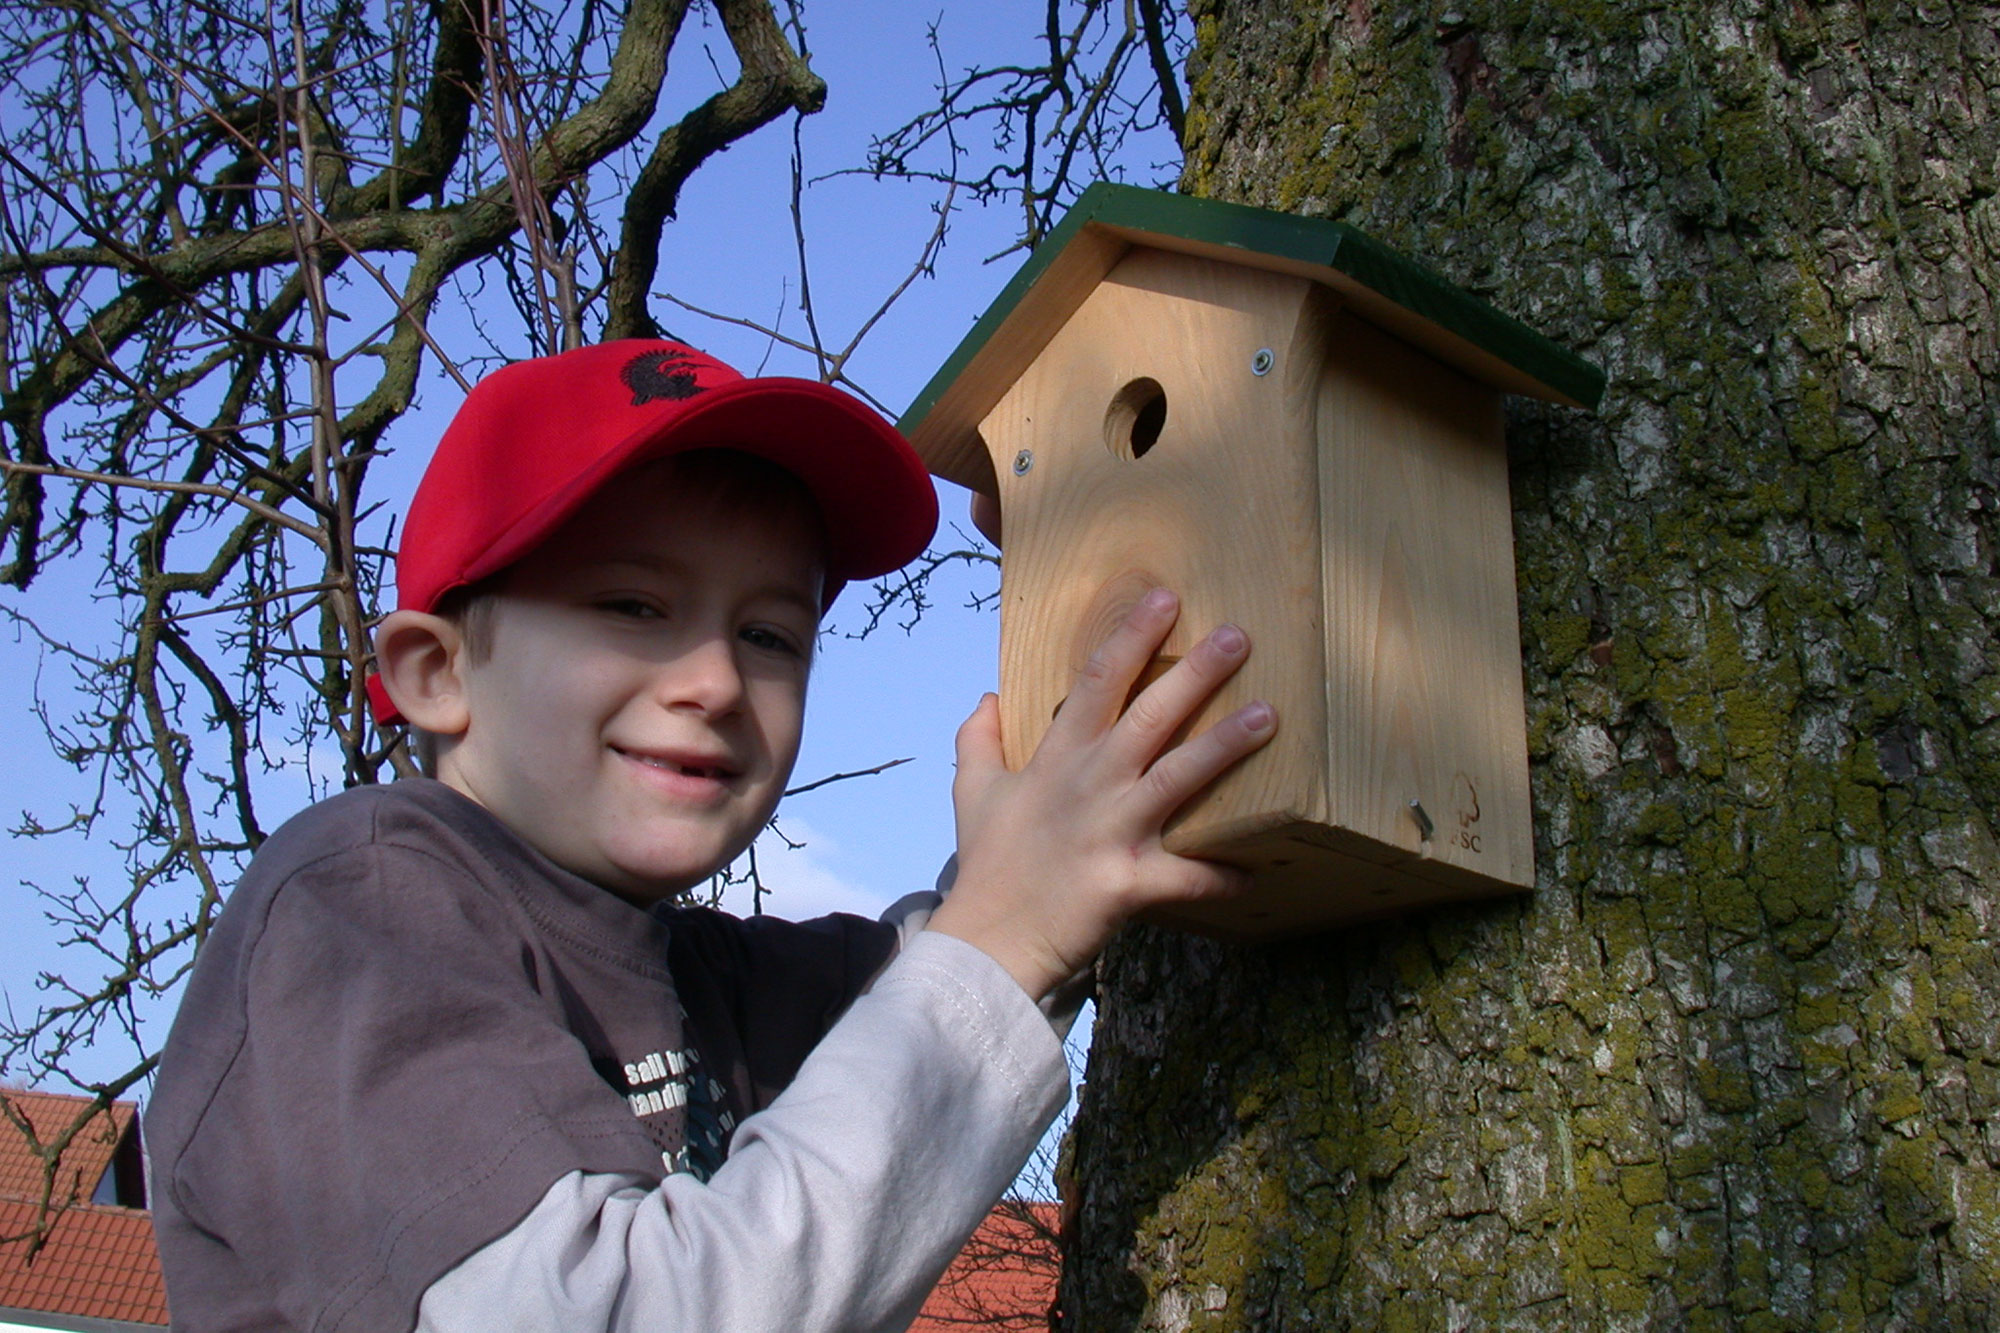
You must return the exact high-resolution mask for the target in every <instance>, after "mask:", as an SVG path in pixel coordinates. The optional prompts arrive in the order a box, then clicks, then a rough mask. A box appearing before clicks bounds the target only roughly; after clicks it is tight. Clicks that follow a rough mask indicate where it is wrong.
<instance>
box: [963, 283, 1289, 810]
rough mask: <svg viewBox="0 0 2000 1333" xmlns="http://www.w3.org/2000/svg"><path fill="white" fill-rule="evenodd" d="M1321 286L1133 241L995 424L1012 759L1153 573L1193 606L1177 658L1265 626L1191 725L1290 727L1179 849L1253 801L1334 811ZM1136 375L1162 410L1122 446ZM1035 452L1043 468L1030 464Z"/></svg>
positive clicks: (1195, 805)
mask: <svg viewBox="0 0 2000 1333" xmlns="http://www.w3.org/2000/svg"><path fill="white" fill-rule="evenodd" d="M1317 290H1318V289H1316V288H1314V287H1313V286H1312V285H1311V284H1310V283H1307V282H1304V281H1301V280H1299V279H1296V278H1290V277H1285V276H1280V275H1273V274H1268V273H1263V272H1260V271H1257V270H1252V269H1246V268H1243V267H1241V266H1237V265H1226V264H1217V263H1213V262H1210V261H1205V260H1188V259H1185V258H1180V257H1176V256H1170V255H1167V254H1164V253H1162V252H1160V251H1155V250H1149V249H1135V250H1133V251H1132V252H1130V253H1129V254H1128V255H1127V256H1126V257H1125V258H1124V259H1123V260H1121V261H1120V262H1119V264H1118V265H1117V267H1115V268H1114V269H1113V270H1112V271H1111V272H1110V273H1109V274H1108V275H1107V276H1106V278H1105V279H1104V281H1103V282H1102V283H1101V284H1100V285H1099V286H1098V287H1097V289H1096V290H1095V291H1093V292H1092V293H1091V294H1090V296H1089V297H1088V298H1087V299H1086V300H1085V301H1084V302H1083V303H1082V304H1081V305H1080V306H1079V307H1078V308H1077V310H1076V312H1075V314H1074V315H1072V316H1071V318H1070V320H1069V322H1068V323H1067V324H1066V325H1065V326H1064V327H1063V328H1062V329H1061V330H1060V331H1059V332H1058V333H1057V334H1056V335H1055V336H1054V337H1053V338H1052V339H1051V340H1050V342H1049V345H1048V347H1047V348H1046V349H1045V350H1044V352H1043V353H1042V355H1041V356H1040V357H1038V358H1036V360H1035V361H1034V362H1033V363H1032V364H1031V365H1030V366H1029V367H1028V369H1027V370H1026V372H1024V373H1023V374H1022V376H1021V378H1020V379H1019V380H1018V381H1016V383H1015V384H1014V385H1013V387H1012V388H1011V389H1010V390H1009V391H1008V392H1007V394H1006V395H1005V396H1004V397H1002V398H1001V400H1000V401H999V403H998V404H997V405H996V406H995V407H994V409H993V411H992V413H991V414H989V415H988V416H987V417H986V419H985V420H984V421H983V422H982V423H981V425H980V434H981V436H982V437H983V438H984V440H985V441H986V444H987V447H988V448H989V449H991V450H992V453H993V458H994V460H995V467H996V470H997V471H998V473H999V482H1000V493H1001V503H1002V507H1003V512H1004V514H1005V522H1006V525H1007V549H1006V556H1005V559H1004V562H1003V566H1002V568H1003V581H1002V587H1001V606H1002V623H1001V663H1000V687H1001V688H1000V695H1001V719H1002V728H1003V735H1004V739H1005V745H1006V751H1007V757H1008V762H1009V763H1010V764H1012V765H1014V766H1015V767H1019V766H1020V765H1021V764H1023V763H1025V762H1026V761H1027V758H1028V756H1029V755H1031V754H1032V753H1033V752H1034V748H1035V746H1036V744H1037V743H1038V742H1039V741H1040V740H1041V737H1042V733H1043V732H1044V731H1045V730H1046V728H1047V726H1048V723H1049V719H1050V717H1051V715H1052V714H1053V713H1054V710H1055V708H1056V706H1057V705H1058V704H1059V703H1060V702H1061V700H1062V699H1063V698H1064V697H1065V696H1066V695H1067V694H1068V693H1069V690H1070V685H1071V682H1072V679H1073V677H1074V673H1075V672H1076V671H1077V670H1078V669H1079V668H1080V667H1081V666H1082V664H1083V662H1084V661H1085V660H1086V659H1087V658H1088V656H1089V653H1090V652H1091V650H1093V649H1094V648H1095V647H1096V644H1097V643H1098V642H1101V639H1102V635H1103V634H1104V633H1105V632H1107V631H1108V629H1109V628H1110V627H1111V626H1114V625H1115V624H1117V622H1118V621H1119V620H1120V619H1121V618H1122V617H1123V615H1124V613H1125V612H1126V611H1127V610H1129V609H1130V607H1131V605H1132V604H1133V603H1134V602H1136V601H1137V600H1138V598H1139V597H1140V596H1142V595H1144V593H1145V591H1146V589H1147V588H1149V587H1151V586H1153V585H1154V584H1155V583H1162V584H1165V585H1166V586H1168V587H1171V588H1173V589H1174V590H1175V591H1176V592H1178V593H1180V595H1181V598H1182V612H1181V619H1180V623H1179V625H1177V626H1176V628H1175V629H1174V631H1173V634H1172V635H1171V637H1170V638H1169V639H1168V641H1167V643H1166V644H1165V645H1164V646H1163V648H1162V652H1163V653H1164V654H1166V655H1168V656H1172V657H1181V656H1184V655H1185V654H1186V653H1187V651H1188V650H1189V649H1190V648H1191V647H1193V645H1194V644H1195V643H1196V642H1197V641H1198V639H1199V637H1200V636H1201V635H1203V634H1205V633H1207V632H1208V631H1209V630H1211V629H1213V628H1214V627H1215V626H1216V625H1218V624H1220V623H1221V622H1223V621H1224V620H1230V621H1234V622H1235V623H1236V624H1239V625H1241V626H1242V627H1243V628H1244V630H1245V631H1246V632H1247V633H1248V634H1249V636H1250V640H1251V644H1252V651H1251V655H1250V660H1249V662H1248V663H1247V664H1246V665H1245V666H1244V668H1243V669H1242V670H1241V671H1240V672H1239V673H1238V674H1237V676H1236V678H1235V679H1233V680H1232V681H1231V682H1230V683H1229V684H1228V685H1226V686H1225V687H1224V688H1223V689H1222V690H1221V691H1220V692H1219V693H1218V695H1217V697H1216V698H1215V699H1214V700H1213V701H1211V703H1210V704H1209V706H1208V707H1207V708H1205V709H1204V710H1203V711H1202V712H1201V713H1200V714H1199V715H1198V716H1197V717H1196V719H1195V720H1194V723H1193V726H1192V728H1191V732H1198V731H1200V730H1201V729H1202V728H1204V727H1206V726H1207V725H1209V724H1210V723H1211V722H1212V721H1213V720H1214V719H1215V718H1217V717H1219V716H1222V715H1224V714H1226V713H1227V712H1228V711H1230V710H1232V709H1234V708H1236V707H1238V706H1240V705H1242V704H1244V703H1247V702H1249V701H1250V700H1252V699H1265V700H1268V701H1270V702H1271V703H1272V704H1273V705H1274V706H1275V707H1276V708H1277V710H1278V715H1279V719H1280V720H1279V727H1278V733H1277V735H1276V736H1275V737H1274V738H1273V740H1272V742H1271V744H1270V745H1269V746H1267V747H1266V748H1265V750H1264V751H1262V752H1261V753H1259V754H1258V755H1256V756H1254V757H1253V758H1252V759H1251V760H1250V761H1249V762H1247V763H1245V764H1243V765H1241V766H1240V767H1239V769H1238V770H1237V771H1235V772H1232V773H1230V774H1227V775H1225V776H1224V777H1223V778H1222V779H1221V780H1220V781H1218V782H1217V783H1216V784H1214V785H1213V786H1212V787H1210V788H1209V789H1208V790H1207V791H1206V792H1204V793H1202V794H1201V795H1200V796H1198V797H1197V798H1196V799H1195V800H1194V801H1192V802H1190V803H1189V804H1188V806H1186V807H1184V808H1183V810H1182V811H1181V814H1180V815H1179V817H1178V819H1177V820H1176V822H1175V824H1174V825H1173V827H1172V831H1171V838H1170V844H1171V845H1174V846H1176V847H1177V848H1185V849H1208V848H1210V847H1211V846H1212V840H1211V839H1209V838H1208V836H1207V831H1208V830H1212V829H1215V828H1218V827H1223V826H1227V825H1229V824H1231V823H1232V822H1234V821H1236V820H1239V819H1241V818H1243V817H1245V816H1246V815H1248V814H1262V813H1264V812H1267V811H1269V810H1272V809H1281V810H1289V811H1296V812H1301V813H1302V812H1304V811H1306V810H1309V809H1315V808H1318V807H1319V806H1320V805H1322V804H1323V799H1322V798H1321V796H1320V795H1319V788H1320V786H1321V784H1322V779H1321V777H1320V773H1321V770H1322V768H1323V767H1324V763H1325V755H1324V749H1325V736H1326V713H1325V709H1326V702H1325V691H1324V689H1323V688H1322V686H1321V684H1320V681H1321V677H1322V674H1323V673H1322V667H1321V661H1320V659H1321V656H1322V654H1323V652H1324V646H1323V644H1324V630H1323V627H1322V626H1321V625H1320V623H1319V621H1320V595H1319V578H1320V574H1319V557H1318V547H1319V533H1318V517H1317V505H1316V503H1315V500H1314V492H1315V490H1316V486H1317V483H1316V476H1315V469H1314V463H1313V458H1312V451H1311V448H1310V446H1309V442H1310V440H1311V432H1310V422H1311V414H1312V412H1313V409H1314V387H1313V382H1312V380H1311V378H1309V377H1308V378H1300V377H1298V376H1296V375H1294V374H1289V373H1287V367H1288V366H1289V365H1290V364H1291V363H1292V362H1293V361H1294V360H1295V359H1296V358H1294V356H1293V350H1294V343H1295V341H1296V339H1297V338H1298V335H1299V333H1300V326H1301V321H1302V317H1303V315H1304V314H1305V312H1306V310H1307V309H1308V307H1316V303H1317V301H1318V297H1317V295H1316V293H1317ZM1260 348H1271V349H1274V353H1275V355H1276V357H1277V358H1278V362H1277V364H1276V366H1275V367H1274V368H1273V369H1272V370H1271V372H1270V373H1268V374H1265V375H1257V374H1254V373H1253V372H1252V361H1253V358H1254V357H1255V355H1256V353H1257V351H1258V350H1259V349H1260ZM1142 378H1149V379H1152V380H1154V381H1157V382H1158V383H1159V385H1160V386H1161V388H1162V390H1163V391H1164V393H1165V396H1166V403H1167V409H1166V420H1165V423H1164V426H1163V428H1162V430H1161V433H1160V435H1159V438H1158V441H1157V443H1156V444H1154V445H1153V447H1152V448H1151V449H1150V450H1149V451H1148V452H1147V453H1146V454H1145V455H1144V456H1143V457H1139V458H1128V457H1124V456H1121V451H1120V450H1119V449H1118V447H1117V444H1118V441H1115V440H1114V441H1107V439H1106V429H1105V423H1106V418H1107V415H1114V416H1115V415H1116V414H1115V413H1114V412H1113V406H1114V402H1115V401H1116V400H1117V398H1118V395H1119V393H1120V391H1121V390H1123V389H1124V388H1125V387H1126V386H1127V385H1129V384H1131V383H1132V382H1133V381H1135V380H1139V379H1142ZM1302 441H1303V442H1305V444H1304V446H1303V447H1302ZM1023 449H1027V450H1031V451H1032V452H1033V455H1034V462H1033V466H1032V468H1031V469H1030V470H1028V471H1027V472H1025V473H1023V474H1020V475H1016V473H1015V471H1014V467H1013V465H1012V460H1013V459H1014V458H1015V456H1016V455H1017V454H1018V453H1019V452H1020V451H1021V450H1023Z"/></svg>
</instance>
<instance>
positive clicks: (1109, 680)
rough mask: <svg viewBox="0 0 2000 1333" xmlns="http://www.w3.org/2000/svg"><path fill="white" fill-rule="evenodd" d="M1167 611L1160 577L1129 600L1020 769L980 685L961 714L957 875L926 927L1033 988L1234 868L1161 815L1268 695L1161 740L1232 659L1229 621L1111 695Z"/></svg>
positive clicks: (1239, 747)
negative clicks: (1138, 687) (1151, 910)
mask: <svg viewBox="0 0 2000 1333" xmlns="http://www.w3.org/2000/svg"><path fill="white" fill-rule="evenodd" d="M1178 609H1179V601H1178V599H1177V598H1175V596H1174V595H1173V594H1172V593H1171V592H1169V591H1167V590H1166V589H1164V588H1155V589H1154V590H1153V591H1152V592H1150V593H1148V594H1147V595H1146V597H1145V598H1144V599H1142V600H1141V601H1140V603H1139V605H1138V606H1136V607H1135V608H1133V610H1132V612H1131V613H1130V614H1129V615H1128V616H1127V617H1126V618H1125V621H1124V623H1123V624H1121V625H1120V626H1119V627H1118V628H1117V629H1116V630H1114V631H1112V633H1111V636H1110V637H1109V638H1108V639H1106V640H1105V642H1104V644H1103V645H1102V646H1101V647H1100V648H1099V649H1098V650H1097V652H1096V653H1095V654H1094V655H1093V656H1092V657H1091V659H1090V662H1089V664H1088V665H1087V666H1085V668H1084V670H1083V673H1082V675H1081V676H1079V677H1078V679H1077V682H1076V685H1075V688H1073V689H1072V690H1071V691H1070V694H1069V698H1068V699H1067V700H1065V701H1064V703H1063V706H1062V707H1061V708H1060V709H1059V710H1058V711H1057V713H1056V716H1055V720H1054V721H1053V722H1051V723H1050V724H1049V730H1048V733H1047V734H1046V735H1045V736H1044V737H1043V738H1042V743H1041V745H1040V746H1038V747H1037V748H1036V750H1035V753H1034V757H1033V758H1031V759H1029V761H1028V763H1027V766H1026V767H1025V768H1023V769H1022V770H1021V771H1020V772H1019V773H1010V772H1008V771H1007V767H1006V764H1005V763H1004V762H1003V760H1002V759H1001V753H1000V704H999V700H998V699H996V698H995V697H994V696H993V695H990V694H989V695H987V696H986V697H985V698H983V699H981V700H980V701H979V707H978V709H977V710H975V711H974V713H973V714H972V717H971V718H970V719H969V720H967V722H966V724H965V725H964V726H963V727H961V728H959V732H958V777H957V780H956V781H955V782H954V783H953V784H952V801H953V804H954V806H955V807H956V809H957V814H958V881H957V883H956V884H955V885H954V886H953V889H952V892H951V896H950V897H948V898H947V899H945V901H944V904H943V906H941V907H939V908H938V910H937V912H936V914H935V915H933V916H932V917H931V921H930V928H931V929H933V930H942V931H944V932H945V933H947V934H950V935H956V936H958V937H959V938H960V939H962V940H965V941H967V942H968V943H971V944H974V945H977V946H978V947H979V948H980V949H982V950H984V951H985V952H986V953H987V954H989V955H990V956H991V957H993V958H994V959H995V960H996V961H997V962H999V964H1000V965H1001V966H1002V967H1004V968H1006V969H1007V971H1008V972H1009V973H1010V974H1011V975H1012V976H1013V977H1014V979H1015V980H1016V981H1018V982H1020V983H1021V986H1022V988H1023V989H1025V990H1026V991H1027V992H1028V994H1029V995H1031V996H1033V997H1034V998H1035V999H1036V1000H1040V999H1041V998H1042V997H1043V996H1045V995H1047V994H1048V993H1049V992H1050V991H1051V990H1053V989H1054V988H1055V987H1056V986H1058V985H1060V984H1061V983H1062V982H1064V981H1066V980H1068V979H1069V978H1070V977H1072V976H1074V975H1075V974H1076V973H1077V972H1078V971H1079V970H1081V969H1082V968H1083V967H1085V966H1086V965H1088V964H1089V962H1090V961H1091V959H1093V958H1095V957H1096V956H1097V953H1098V951H1099V950H1101V949H1102V948H1103V947H1104V945H1105V944H1106V943H1107V942H1108V941H1109V940H1110V938H1111V936H1112V934H1113V932H1115V931H1116V930H1117V929H1118V927H1119V926H1121V925H1122V924H1124V922H1125V921H1126V919H1127V918H1129V917H1130V916H1132V915H1133V914H1134V913H1135V912H1139V911H1142V910H1144V909H1145V908H1148V907H1154V906H1158V905H1160V904H1164V903H1176V902H1188V901H1192V900H1194V899H1199V898H1209V897H1215V896H1218V895H1222V894H1227V893H1230V892H1233V891H1236V890H1238V889H1240V888H1241V887H1243V885H1244V884H1246V883H1247V881H1248V876H1247V875H1246V874H1245V873H1244V872H1243V871H1241V870H1237V869H1234V868H1232V867H1229V866H1221V865H1215V864H1213V863H1211V862H1207V861H1197V860H1194V859H1192V858H1190V857H1185V856H1176V855H1174V854H1173V853H1172V852H1169V851H1167V850H1166V848H1164V847H1163V846H1161V845H1160V829H1161V826H1162V825H1164V824H1165V823H1166V821H1167V819H1168V817H1169V816H1171V815H1172V814H1173V813H1174V811H1175V810H1177V809H1179V808H1180V806H1181V805H1182V803H1183V802H1185V801H1186V800H1187V799H1188V798H1189V797H1190V796H1192V795H1194V794H1195V793H1196V792H1197V791H1199V790H1201V788H1203V787H1204V786H1206V785H1207V784H1208V783H1209V782H1210V781H1212V780H1213V779H1214V778H1215V777H1216V776H1217V775H1218V774H1220V773H1221V772H1222V771H1223V770H1224V769H1226V768H1228V767H1229V766H1230V765H1231V764H1233V763H1235V762H1236V761H1237V760H1238V759H1241V758H1242V757H1243V756H1245V755H1247V754H1249V753H1250V752H1251V751H1253V750H1255V749H1256V748H1257V747H1258V746H1260V745H1262V744H1264V742H1265V741H1267V740H1269V739H1270V738H1271V733H1272V731H1273V730H1274V729H1275V727H1276V723H1277V715H1276V713H1275V712H1274V711H1273V710H1272V708H1271V706H1270V705H1269V704H1264V703H1253V704H1249V705H1246V706H1245V707H1243V708H1239V709H1237V710H1236V711H1235V712H1234V713H1232V714H1230V715H1229V716H1228V717H1226V718H1224V719H1222V720H1221V721H1220V722H1218V723H1216V724H1215V725H1214V726H1212V727H1210V728H1209V729H1208V730H1207V731H1204V732H1203V733H1201V734H1200V735H1199V736H1196V737H1194V738H1193V739H1191V740H1188V741H1186V742H1184V743H1182V744H1181V745H1178V746H1176V747H1174V748H1173V749H1171V750H1166V752H1165V753H1162V750H1165V747H1166V745H1167V741H1168V739H1169V738H1170V737H1171V736H1172V735H1173V733H1174V730H1175V729H1176V728H1177V727H1179V726H1180V725H1181V723H1182V722H1184V721H1185V720H1186V719H1187V718H1188V717H1189V716H1190V715H1191V714H1192V713H1193V712H1194V711H1195V710H1196V709H1197V708H1199V707H1200V706H1201V704H1202V703H1203V701H1204V700H1206V699H1207V698H1208V697H1209V696H1210V695H1211V694H1213V693H1214V692H1215V690H1216V688H1217V687H1218V686H1220V685H1221V684H1222V682H1223V681H1225V680H1227V679H1228V678H1229V677H1230V675H1231V674H1233V673H1234V672H1235V670H1236V669H1237V667H1239V666H1241V665H1242V664H1243V659H1244V658H1245V657H1246V656H1248V654H1249V651H1250V645H1249V641H1248V640H1247V639H1246V638H1245V637H1244V634H1243V631H1241V630H1239V629H1237V628H1236V627H1235V626H1233V625H1224V626H1222V627H1220V628H1219V629H1217V630H1215V631H1214V632H1213V633H1211V634H1210V635H1209V636H1208V637H1207V638H1205V639H1203V640H1202V641H1201V643H1199V644H1198V645H1196V646H1195V648H1194V651H1192V652H1190V653H1188V654H1187V656H1186V657H1185V658H1183V659H1182V660H1181V661H1180V662H1178V663H1177V664H1175V665H1174V666H1173V668H1172V669H1170V670H1169V671H1168V672H1167V673H1166V674H1165V675H1163V676H1161V677H1160V678H1159V679H1158V680H1156V681H1154V682H1153V683H1152V684H1151V685H1150V686H1148V687H1147V688H1146V690H1145V691H1144V693H1142V694H1140V695H1139V697H1138V698H1137V699H1134V700H1133V701H1132V705H1131V707H1130V708H1126V707H1125V706H1124V704H1125V700H1126V697H1127V696H1128V694H1129V693H1130V691H1131V688H1132V684H1133V682H1134V681H1136V680H1137V679H1138V678H1139V673H1140V672H1141V671H1142V670H1144V669H1145V666H1146V664H1147V663H1148V662H1150V661H1152V659H1153V654H1154V653H1155V652H1156V651H1157V650H1158V648H1159V646H1160V644H1161V642H1162V641H1163V640H1164V639H1165V638H1166V636H1167V631H1168V630H1170V629H1171V628H1173V624H1174V618H1175V615H1176V613H1177V611H1178Z"/></svg>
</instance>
